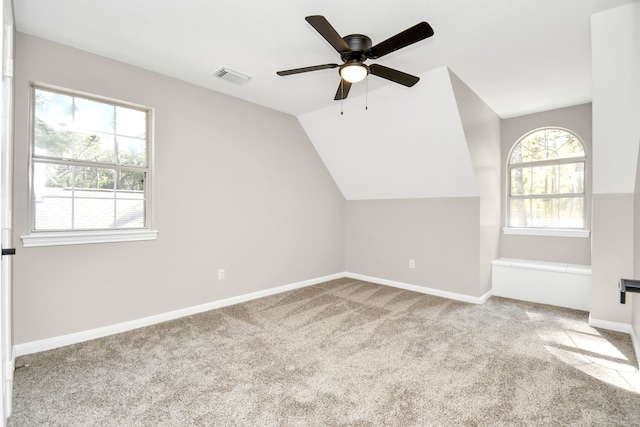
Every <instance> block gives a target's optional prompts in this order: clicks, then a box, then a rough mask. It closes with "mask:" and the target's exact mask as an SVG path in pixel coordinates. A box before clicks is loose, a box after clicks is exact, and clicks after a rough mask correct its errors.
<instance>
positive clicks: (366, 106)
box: [364, 79, 369, 111]
mask: <svg viewBox="0 0 640 427" xmlns="http://www.w3.org/2000/svg"><path fill="white" fill-rule="evenodd" d="M368 109H369V79H365V81H364V110H365V111H367V110H368Z"/></svg>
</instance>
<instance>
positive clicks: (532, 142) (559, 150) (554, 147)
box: [509, 129, 585, 164]
mask: <svg viewBox="0 0 640 427" xmlns="http://www.w3.org/2000/svg"><path fill="white" fill-rule="evenodd" d="M584 155H585V152H584V147H583V145H582V143H581V142H580V141H579V140H578V138H577V137H576V136H575V135H574V134H573V133H571V132H568V131H566V130H564V129H541V130H539V131H536V132H533V133H531V134H529V135H527V136H525V137H524V138H523V139H522V140H521V141H520V142H518V144H516V146H514V148H513V150H512V152H511V158H510V159H509V162H510V163H512V164H513V163H523V162H533V161H540V160H552V159H559V158H567V157H583V156H584Z"/></svg>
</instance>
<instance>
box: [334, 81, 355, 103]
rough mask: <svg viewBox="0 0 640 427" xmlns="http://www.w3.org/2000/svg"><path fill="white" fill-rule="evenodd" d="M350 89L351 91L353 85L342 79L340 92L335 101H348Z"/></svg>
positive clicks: (339, 86) (339, 87)
mask: <svg viewBox="0 0 640 427" xmlns="http://www.w3.org/2000/svg"><path fill="white" fill-rule="evenodd" d="M349 89H351V83H349V82H348V81H346V80H344V79H340V84H339V85H338V91H337V92H336V96H335V98H333V100H334V101H340V100H341V99H347V95H349Z"/></svg>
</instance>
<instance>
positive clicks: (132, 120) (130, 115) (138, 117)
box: [116, 107, 147, 139]
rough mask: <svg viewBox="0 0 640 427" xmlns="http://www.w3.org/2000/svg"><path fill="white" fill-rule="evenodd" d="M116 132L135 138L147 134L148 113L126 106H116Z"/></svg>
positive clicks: (143, 136)
mask: <svg viewBox="0 0 640 427" xmlns="http://www.w3.org/2000/svg"><path fill="white" fill-rule="evenodd" d="M116 133H117V134H118V135H123V136H130V137H134V138H143V139H144V138H145V137H146V135H147V113H146V112H144V111H140V110H134V109H131V108H125V107H116Z"/></svg>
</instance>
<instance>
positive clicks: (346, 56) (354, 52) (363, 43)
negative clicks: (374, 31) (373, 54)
mask: <svg viewBox="0 0 640 427" xmlns="http://www.w3.org/2000/svg"><path fill="white" fill-rule="evenodd" d="M342 39H343V40H344V41H345V43H347V45H348V46H349V49H350V50H349V52H341V53H340V57H341V58H342V60H343V61H344V62H355V61H357V62H364V61H365V60H366V59H367V54H366V51H367V50H369V49H370V48H371V39H370V38H369V37H367V36H365V35H364V34H349V35H348V36H344V37H343V38H342Z"/></svg>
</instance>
